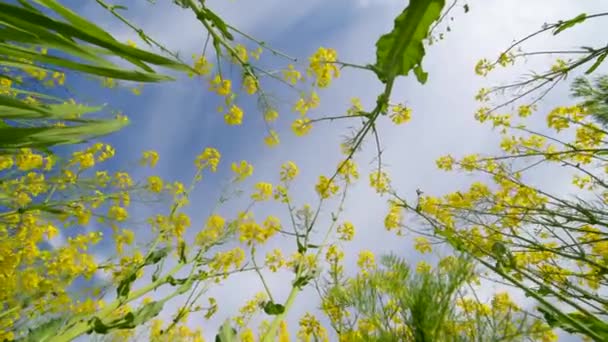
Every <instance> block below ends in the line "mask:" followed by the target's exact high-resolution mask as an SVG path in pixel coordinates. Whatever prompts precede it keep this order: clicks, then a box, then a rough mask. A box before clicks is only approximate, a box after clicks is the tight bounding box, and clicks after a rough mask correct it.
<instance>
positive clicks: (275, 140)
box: [264, 129, 280, 147]
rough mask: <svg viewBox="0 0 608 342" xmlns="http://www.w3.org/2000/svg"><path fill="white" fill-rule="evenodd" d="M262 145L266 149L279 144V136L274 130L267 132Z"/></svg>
mask: <svg viewBox="0 0 608 342" xmlns="http://www.w3.org/2000/svg"><path fill="white" fill-rule="evenodd" d="M264 143H265V144H266V145H267V146H268V147H274V146H276V145H278V144H279V143H280V140H279V134H278V133H277V132H276V131H275V130H273V129H271V130H270V131H268V135H267V136H266V137H264Z"/></svg>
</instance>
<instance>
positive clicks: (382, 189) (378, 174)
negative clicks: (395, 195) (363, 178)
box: [369, 170, 390, 194]
mask: <svg viewBox="0 0 608 342" xmlns="http://www.w3.org/2000/svg"><path fill="white" fill-rule="evenodd" d="M369 184H370V186H371V187H372V188H374V189H375V190H376V192H377V193H379V194H384V193H386V192H388V191H389V189H390V179H389V178H388V175H387V174H386V173H385V172H383V171H377V170H376V171H374V172H372V173H370V174H369Z"/></svg>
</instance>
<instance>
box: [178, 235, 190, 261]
mask: <svg viewBox="0 0 608 342" xmlns="http://www.w3.org/2000/svg"><path fill="white" fill-rule="evenodd" d="M177 251H178V254H179V262H180V263H182V264H185V263H186V262H188V259H187V258H186V242H185V241H183V240H182V241H180V242H179V244H178V245H177Z"/></svg>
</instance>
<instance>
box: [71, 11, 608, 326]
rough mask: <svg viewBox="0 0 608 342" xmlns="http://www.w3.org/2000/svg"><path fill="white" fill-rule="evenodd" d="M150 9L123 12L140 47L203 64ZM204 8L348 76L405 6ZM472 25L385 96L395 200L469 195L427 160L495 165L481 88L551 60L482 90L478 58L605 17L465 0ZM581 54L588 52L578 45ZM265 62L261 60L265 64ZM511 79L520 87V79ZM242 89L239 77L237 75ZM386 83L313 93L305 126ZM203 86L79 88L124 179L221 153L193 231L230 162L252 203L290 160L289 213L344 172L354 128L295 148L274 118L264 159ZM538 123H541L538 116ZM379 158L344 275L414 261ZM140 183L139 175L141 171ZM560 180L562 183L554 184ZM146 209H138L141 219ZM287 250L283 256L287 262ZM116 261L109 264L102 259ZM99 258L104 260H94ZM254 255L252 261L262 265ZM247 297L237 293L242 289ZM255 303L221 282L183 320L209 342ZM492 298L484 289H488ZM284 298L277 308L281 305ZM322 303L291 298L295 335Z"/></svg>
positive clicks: (279, 285)
mask: <svg viewBox="0 0 608 342" xmlns="http://www.w3.org/2000/svg"><path fill="white" fill-rule="evenodd" d="M157 2H158V4H156V5H150V4H149V3H148V2H147V1H143V0H139V1H137V2H126V1H123V2H122V3H123V4H127V3H129V4H128V6H129V11H128V12H127V17H129V18H131V19H133V22H134V23H135V24H137V25H138V26H140V27H142V28H143V29H144V30H145V31H146V32H147V33H148V34H149V35H151V36H152V37H154V38H156V39H158V40H159V41H160V42H162V43H164V44H166V45H167V46H168V47H169V48H171V49H174V50H178V51H180V52H181V54H182V55H183V56H184V57H185V58H189V56H190V55H191V54H192V53H194V52H200V50H201V49H202V45H203V43H204V37H205V36H204V31H203V28H202V27H201V26H200V25H199V23H198V22H197V21H196V19H195V18H194V17H193V16H192V15H190V13H189V12H187V11H185V10H182V9H180V8H178V7H176V6H174V5H173V4H172V3H171V2H170V1H157ZM72 3H75V4H78V6H79V7H77V8H79V11H80V12H81V13H82V14H84V15H85V16H87V17H89V18H90V19H93V20H95V21H96V22H99V23H101V24H100V25H101V26H102V27H104V28H105V29H107V30H108V31H110V32H112V33H113V34H115V36H116V37H117V38H118V39H120V40H123V41H126V40H127V39H132V40H134V41H136V42H138V43H139V45H140V46H141V45H142V44H141V42H140V41H139V40H138V39H137V37H136V35H135V34H134V33H133V32H130V31H129V29H128V28H126V27H124V26H121V25H118V24H117V23H116V22H115V21H114V20H113V19H112V18H111V16H110V15H109V14H107V13H104V12H103V11H101V10H100V9H99V8H98V7H96V5H95V4H94V2H88V3H87V4H86V5H82V4H83V3H82V2H76V1H73V2H72ZM207 3H208V6H210V7H211V8H213V9H216V10H217V11H218V13H220V14H221V15H222V17H224V18H225V20H226V21H227V22H229V23H231V24H232V25H234V26H236V27H238V28H239V29H241V30H243V31H245V32H248V33H250V34H252V35H254V36H255V37H257V38H259V39H261V40H264V41H266V42H268V43H269V44H270V45H271V46H273V47H275V48H277V49H279V50H282V51H285V52H287V53H288V54H290V55H293V56H296V57H298V58H299V59H300V60H301V61H305V60H306V58H307V57H308V56H309V55H310V54H311V53H312V52H314V51H315V50H316V48H317V47H319V46H328V47H332V48H335V49H336V50H337V51H338V55H339V58H340V60H343V61H347V62H353V63H361V64H365V63H371V62H373V61H374V59H375V58H374V54H375V52H374V44H375V41H376V40H377V38H378V37H379V36H380V35H381V34H383V33H385V32H388V31H389V30H390V29H391V27H392V24H393V18H394V17H395V16H396V15H397V14H398V13H399V12H400V11H401V10H402V9H403V7H404V6H405V3H404V2H403V1H396V0H335V1H331V2H328V1H321V0H308V1H284V0H283V1H278V0H260V1H243V0H240V1H238V0H236V1H225V0H223V1H222V0H220V1H208V2H207ZM469 5H470V6H471V12H470V13H468V14H466V15H464V14H463V11H462V8H458V9H457V10H455V12H454V17H455V20H454V22H453V23H451V24H450V26H451V28H452V32H450V33H448V34H447V35H446V39H445V40H444V41H441V42H439V43H437V44H435V45H433V46H431V47H428V48H427V58H426V59H425V61H424V66H425V69H426V70H427V71H428V72H429V81H428V83H427V84H426V85H424V86H421V85H420V84H418V83H417V82H416V80H415V79H414V78H412V77H409V78H403V79H402V80H400V81H399V82H398V83H397V85H396V88H395V91H394V92H393V99H391V100H392V102H404V103H406V104H407V105H408V106H410V107H412V109H413V119H412V121H411V122H410V123H408V124H406V125H404V126H393V125H392V124H391V123H390V122H388V120H385V121H384V122H381V123H380V124H379V130H380V132H381V136H382V143H383V146H384V148H385V151H384V154H383V159H384V161H385V162H386V166H385V168H386V169H387V170H388V172H389V174H390V175H391V176H392V179H393V185H394V187H395V188H396V189H397V190H398V191H399V192H400V193H402V194H404V195H405V196H407V197H409V198H413V195H414V193H415V189H416V188H421V189H423V190H424V191H425V192H427V193H431V194H441V193H444V192H447V191H450V190H454V189H457V188H459V187H462V186H464V185H465V184H467V183H469V182H470V181H471V179H470V178H468V177H464V176H459V175H456V174H448V175H444V174H443V173H441V172H439V171H438V170H436V167H435V163H434V160H435V159H436V158H437V157H439V156H441V155H443V154H447V153H452V154H454V155H463V154H465V153H473V152H481V153H491V152H496V151H497V150H498V145H497V144H496V142H497V139H498V134H496V132H492V130H491V129H490V128H489V127H486V126H481V125H480V124H478V123H477V122H476V121H475V120H474V118H473V113H474V111H475V109H476V108H477V106H476V103H475V102H474V100H473V97H474V95H475V93H476V92H477V90H478V89H479V88H480V87H488V86H491V85H495V84H500V83H504V82H506V81H507V80H514V79H516V78H517V77H518V76H519V75H520V74H521V73H522V72H526V71H528V70H531V69H535V68H536V69H538V68H543V67H546V66H547V65H549V63H550V59H546V58H544V59H543V58H539V59H535V60H529V61H528V63H526V64H524V65H523V66H521V67H516V68H513V69H509V70H508V71H505V72H500V71H499V72H497V73H496V74H495V75H494V76H492V77H491V78H490V79H489V80H488V79H483V78H480V77H477V76H476V75H475V74H474V72H473V68H474V65H475V63H476V62H477V60H478V59H480V58H483V57H489V58H494V57H496V56H497V55H498V53H499V52H500V51H501V50H502V49H504V48H505V47H506V46H508V45H509V44H510V43H511V42H512V41H513V40H514V39H516V38H520V37H522V36H525V35H526V34H527V33H529V32H531V31H533V30H536V29H538V28H539V27H540V26H541V25H542V24H543V23H545V22H554V21H556V20H559V19H565V18H570V17H573V16H575V15H577V14H579V13H581V12H588V13H592V12H601V11H602V10H604V11H605V10H606V9H607V6H606V5H607V4H604V6H603V7H604V8H601V7H602V4H601V2H575V1H566V0H537V1H534V2H530V1H523V0H517V1H508V2H507V1H498V0H493V1H476V2H473V1H471V2H470V3H469ZM601 32H602V31H600V26H597V25H592V24H589V25H586V26H584V27H580V28H578V27H577V28H573V29H572V30H570V31H567V32H564V34H563V35H560V38H559V40H555V39H547V38H548V36H544V37H543V38H540V39H537V40H535V41H534V42H533V43H532V44H530V45H529V46H528V47H529V48H530V50H533V49H542V48H546V47H561V48H564V47H565V48H571V47H576V46H578V45H581V44H583V45H584V44H587V45H590V44H592V43H593V42H597V41H599V38H598V37H599V36H601V35H600V34H599V33H601ZM581 42H584V43H581ZM264 55H266V57H267V56H268V53H266V52H265V53H264V54H263V57H262V60H263V59H264ZM518 72H519V73H520V74H518ZM234 76H238V74H236V73H235V74H234ZM265 84H266V85H267V86H268V88H265V89H266V90H267V91H271V92H272V91H275V92H277V93H278V94H285V92H283V91H282V90H281V85H280V84H278V83H272V82H266V83H265ZM380 87H381V84H380V83H379V82H378V81H377V80H376V79H375V78H374V75H372V74H371V73H365V72H362V71H358V70H348V69H346V70H344V71H343V74H342V77H341V78H340V79H339V80H338V81H336V82H335V83H334V84H333V85H332V87H331V88H330V89H328V90H324V91H322V92H321V93H320V96H321V106H320V108H319V109H318V110H316V111H315V112H314V114H312V116H313V117H320V116H324V115H326V114H332V115H336V114H340V113H344V112H345V111H346V109H347V108H348V107H349V100H350V98H351V97H359V98H361V100H362V102H363V104H364V106H367V107H370V106H372V105H373V103H374V101H375V98H376V96H377V94H378V93H379V91H380ZM207 88H208V85H207V83H206V82H205V81H202V80H197V79H185V78H180V80H179V81H178V82H173V83H163V84H156V85H146V86H145V87H144V88H143V93H142V95H140V96H137V97H136V96H133V95H132V94H130V93H129V92H125V91H122V92H121V91H116V90H112V91H109V90H104V91H102V92H101V93H98V91H99V90H98V89H95V90H93V89H90V90H89V89H86V88H85V89H80V91H82V92H83V93H85V94H86V93H87V92H89V93H90V95H91V96H95V97H96V98H97V97H100V98H101V99H102V101H108V102H111V104H112V106H113V107H116V108H120V109H121V110H123V111H124V113H126V114H127V115H128V116H129V117H130V118H131V122H132V123H131V125H130V126H129V127H127V128H126V129H124V130H122V131H120V132H118V133H116V134H114V135H112V136H110V137H107V138H104V141H107V142H110V143H112V144H113V145H115V146H117V147H118V148H117V158H116V160H115V161H113V162H112V164H111V165H110V166H111V167H121V166H124V165H127V164H128V163H129V162H132V161H134V160H137V159H138V158H139V157H140V154H141V152H142V151H144V150H148V149H154V150H157V151H158V152H159V153H160V156H161V159H160V163H159V166H158V167H157V169H156V170H154V172H155V173H157V174H159V175H161V176H163V177H164V178H166V179H175V180H182V181H187V180H188V179H189V178H190V175H191V174H192V172H193V171H194V167H193V160H194V158H195V157H196V155H197V154H199V153H200V152H201V151H202V149H204V148H205V147H207V146H213V147H217V148H218V149H220V152H222V159H223V161H222V164H221V166H220V172H219V173H218V174H217V175H213V176H210V177H206V178H205V180H204V182H203V183H202V184H201V185H199V187H198V188H197V190H196V191H195V192H194V194H193V196H192V198H191V206H190V208H189V209H188V210H187V212H188V213H189V214H191V215H192V217H193V226H192V230H193V231H195V230H196V229H198V227H201V226H202V222H203V221H204V219H205V218H206V216H207V215H208V214H210V208H211V207H212V206H213V204H214V203H215V201H216V200H217V198H218V195H219V191H220V188H221V185H222V184H223V183H225V181H226V180H227V177H228V175H229V172H230V171H229V165H230V163H231V162H232V161H239V160H241V159H246V160H248V161H249V162H251V163H252V164H253V165H254V167H255V172H254V176H253V177H252V179H250V180H249V181H247V182H246V183H244V184H243V185H242V188H243V189H244V190H250V189H251V186H252V184H253V183H254V182H256V181H270V182H276V181H278V170H279V166H280V165H281V163H283V162H285V161H287V160H292V161H294V162H295V163H296V164H298V165H299V167H300V169H301V175H300V177H299V180H298V181H297V182H296V187H295V189H294V191H295V192H294V193H293V195H294V197H295V198H296V199H298V200H299V203H298V204H300V205H301V204H303V203H306V202H309V203H311V204H314V203H316V196H315V194H314V184H315V182H316V179H317V177H318V176H319V175H320V174H330V173H331V172H332V171H333V170H334V169H335V167H336V165H337V163H338V161H339V160H340V152H339V147H338V146H339V142H340V141H341V137H342V135H343V134H345V133H346V132H347V129H348V127H349V126H351V125H355V124H356V122H351V123H342V122H339V123H331V124H319V125H315V126H314V127H313V129H312V131H311V134H309V135H308V136H306V137H305V138H297V137H294V136H293V135H292V134H291V132H289V124H290V123H291V121H292V120H293V119H295V118H296V114H294V113H291V112H290V110H289V106H288V105H283V107H280V108H279V109H280V113H281V118H280V119H279V124H278V125H277V127H278V131H279V134H280V136H281V141H282V142H281V145H279V146H278V147H276V148H274V149H268V148H267V147H265V146H264V144H263V141H262V139H263V137H264V136H265V132H264V130H263V124H262V119H261V113H259V112H258V111H257V110H256V109H255V106H253V101H251V100H245V102H243V103H245V105H244V109H245V121H244V124H243V125H242V126H239V127H229V126H226V125H225V124H224V122H223V118H222V116H221V115H219V114H218V113H217V112H216V111H215V108H216V106H217V98H216V97H215V96H214V95H209V94H208V91H207ZM567 92H568V91H567V87H566V85H565V84H564V85H563V86H562V87H559V88H557V89H556V90H555V91H554V92H553V93H552V94H551V95H550V96H548V97H547V98H546V100H545V101H543V102H542V103H541V104H540V106H539V109H540V110H539V112H540V113H543V110H546V109H548V108H551V107H552V106H554V105H556V104H558V103H564V101H570V100H569V99H567V98H566V95H567ZM289 96H291V97H288V95H286V94H285V97H284V98H283V100H284V101H285V102H286V104H289V103H293V101H294V100H295V97H294V96H293V95H289ZM538 120H539V122H542V120H543V119H542V117H541V116H538ZM374 153H375V150H374V145H373V143H372V141H368V143H367V144H366V145H365V148H364V150H363V151H362V152H361V153H360V154H359V155H357V157H356V161H357V162H358V164H359V168H360V172H361V176H362V177H361V180H360V181H359V183H358V184H356V185H355V186H354V187H353V189H352V191H351V193H350V196H349V199H348V200H347V203H346V211H345V214H344V216H343V217H344V218H346V219H348V220H350V221H352V222H353V223H354V225H355V227H357V236H356V238H355V241H353V242H352V243H351V244H350V245H347V246H345V249H346V250H347V251H350V252H347V266H348V267H347V269H348V270H353V266H354V260H355V258H356V252H358V251H359V250H361V249H370V250H372V251H374V252H375V253H377V254H382V253H387V252H391V251H393V252H396V253H399V254H401V255H403V256H404V257H406V259H407V260H408V261H410V262H412V263H415V262H416V261H418V260H420V258H421V256H420V255H419V254H417V253H416V252H414V251H413V248H412V241H413V237H412V235H408V236H406V237H405V238H395V236H394V234H391V233H387V232H385V231H384V229H383V226H382V220H383V217H384V215H385V212H386V209H387V207H386V198H379V197H378V196H377V195H375V194H374V193H373V191H371V190H370V189H369V187H368V186H367V174H368V172H369V171H371V170H373V168H374V166H373V164H372V162H373V157H374ZM136 174H138V175H139V176H140V177H145V176H147V175H148V171H141V172H139V171H138V172H136ZM562 176H564V177H565V175H556V176H553V177H551V178H550V179H549V178H548V177H546V175H543V174H539V175H538V179H533V180H532V181H533V182H538V183H539V184H543V185H547V186H552V187H553V189H556V190H555V191H557V192H559V191H564V192H567V191H570V190H569V189H567V188H564V189H563V190H560V189H561V188H560V187H562V185H561V184H563V183H564V182H563V180H564V178H561V177H562ZM560 180H561V182H560ZM232 203H233V204H231V205H230V206H228V207H225V208H222V209H221V212H222V213H224V214H226V215H231V214H232V215H234V213H235V211H236V210H237V209H241V208H242V206H243V203H244V201H242V200H236V201H234V202H232ZM332 205H333V204H330V206H329V207H327V209H325V210H324V211H323V214H324V216H323V217H322V220H321V225H322V226H323V225H324V224H327V223H328V221H329V217H328V214H329V212H330V211H331V210H334V208H333V207H332ZM148 212H150V210H143V211H142V214H146V213H148ZM271 212H272V213H273V214H274V215H277V216H279V217H286V216H285V215H286V214H287V213H286V211H285V209H284V208H282V207H278V206H267V207H265V208H264V209H263V210H261V211H260V215H259V216H258V215H256V217H263V215H265V214H268V213H271ZM285 241H288V240H280V241H273V242H271V243H270V244H269V246H268V248H274V247H276V246H278V245H279V244H281V243H285ZM294 249H295V246H291V247H289V248H284V251H285V252H291V251H293V250H294ZM106 252H111V251H106ZM101 253H102V254H103V251H102V252H101ZM262 259H263V254H260V255H259V256H258V261H261V260H262ZM268 279H269V283H270V287H271V288H272V289H273V294H275V297H277V298H282V296H285V295H286V293H287V292H288V290H289V289H288V284H289V281H290V279H291V275H290V274H288V273H279V274H273V275H269V278H268ZM244 284H246V285H244ZM260 290H262V287H261V283H260V282H259V279H258V278H257V276H255V274H253V273H251V274H241V275H238V276H235V277H234V278H231V279H229V280H228V281H226V282H225V283H223V285H222V286H221V287H219V288H214V289H212V290H211V291H210V292H209V295H210V296H214V297H216V298H217V299H218V301H219V304H220V312H219V313H218V315H217V316H216V317H215V318H214V319H212V320H211V321H209V322H204V321H203V320H202V317H200V318H197V319H196V320H192V321H191V323H192V324H193V325H197V324H201V325H202V328H203V330H204V332H205V335H206V337H212V336H213V335H214V334H215V331H216V329H217V326H218V325H219V323H221V322H222V321H223V320H224V318H225V317H226V316H227V315H233V314H235V313H236V311H237V310H238V307H239V306H240V305H242V304H243V303H244V301H245V300H246V299H249V298H251V297H252V296H253V295H254V294H255V293H256V292H258V291H260ZM487 290H491V289H487ZM283 298H284V297H283ZM317 305H318V301H317V298H316V295H315V294H314V292H312V291H310V289H308V290H307V291H305V292H304V293H302V294H301V295H300V297H299V298H298V300H297V302H296V305H295V308H294V312H292V313H291V314H290V319H289V324H290V326H292V327H295V325H296V322H297V320H298V318H299V317H300V316H301V314H303V313H304V312H305V311H315V308H316V306H317Z"/></svg>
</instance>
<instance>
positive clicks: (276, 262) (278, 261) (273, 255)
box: [266, 248, 285, 272]
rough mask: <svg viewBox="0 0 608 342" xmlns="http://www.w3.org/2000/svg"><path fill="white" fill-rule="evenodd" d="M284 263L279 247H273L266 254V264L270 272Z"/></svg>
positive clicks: (276, 269)
mask: <svg viewBox="0 0 608 342" xmlns="http://www.w3.org/2000/svg"><path fill="white" fill-rule="evenodd" d="M284 265H285V257H284V256H283V252H281V250H280V249H278V248H275V249H273V250H272V252H270V253H267V254H266V266H268V268H269V269H270V271H272V272H276V271H278V270H279V268H281V267H283V266H284Z"/></svg>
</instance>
